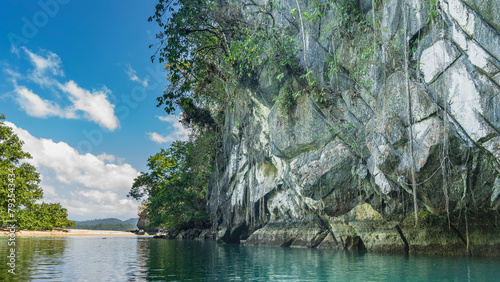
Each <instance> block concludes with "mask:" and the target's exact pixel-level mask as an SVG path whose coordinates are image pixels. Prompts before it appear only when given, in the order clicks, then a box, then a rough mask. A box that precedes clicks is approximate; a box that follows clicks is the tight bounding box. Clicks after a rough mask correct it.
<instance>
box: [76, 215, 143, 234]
mask: <svg viewBox="0 0 500 282" xmlns="http://www.w3.org/2000/svg"><path fill="white" fill-rule="evenodd" d="M137 220H139V218H138V217H136V218H130V219H127V220H120V219H118V218H102V219H92V220H83V221H77V220H75V226H73V227H70V228H71V229H90V230H116V231H129V230H136V229H137Z"/></svg>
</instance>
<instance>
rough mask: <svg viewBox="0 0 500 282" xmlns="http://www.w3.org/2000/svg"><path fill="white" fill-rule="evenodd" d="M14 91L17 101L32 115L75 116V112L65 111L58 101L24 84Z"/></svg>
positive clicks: (42, 116) (43, 116)
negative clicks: (47, 97) (47, 98)
mask: <svg viewBox="0 0 500 282" xmlns="http://www.w3.org/2000/svg"><path fill="white" fill-rule="evenodd" d="M14 92H15V93H16V94H17V97H16V101H17V103H18V104H19V105H20V106H21V108H22V109H23V110H24V111H25V112H26V113H27V114H28V115H30V116H33V117H41V118H45V117H49V116H58V117H64V118H75V115H74V113H72V112H65V111H64V110H62V109H61V107H60V106H59V105H57V104H56V103H54V102H52V101H49V100H45V99H42V98H41V97H40V96H38V95H36V94H35V93H33V92H32V91H31V90H29V89H28V88H26V87H24V86H18V87H16V88H15V89H14Z"/></svg>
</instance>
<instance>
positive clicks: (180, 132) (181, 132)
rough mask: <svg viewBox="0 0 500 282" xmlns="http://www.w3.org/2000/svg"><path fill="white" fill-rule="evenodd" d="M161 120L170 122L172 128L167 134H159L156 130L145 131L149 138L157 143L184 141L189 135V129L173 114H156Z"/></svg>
mask: <svg viewBox="0 0 500 282" xmlns="http://www.w3.org/2000/svg"><path fill="white" fill-rule="evenodd" d="M157 118H158V119H159V120H161V121H166V122H168V123H169V124H170V127H172V128H173V130H172V131H171V132H170V133H169V134H168V135H161V134H159V133H156V132H147V133H146V134H147V135H148V136H149V139H150V140H151V141H153V142H156V143H158V144H162V143H168V142H173V141H176V140H180V141H186V140H188V137H189V132H190V131H189V129H187V128H185V127H184V126H183V125H182V124H181V123H180V122H179V118H178V117H176V116H173V115H169V116H157Z"/></svg>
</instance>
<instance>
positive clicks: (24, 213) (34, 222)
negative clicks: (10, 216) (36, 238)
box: [17, 203, 75, 230]
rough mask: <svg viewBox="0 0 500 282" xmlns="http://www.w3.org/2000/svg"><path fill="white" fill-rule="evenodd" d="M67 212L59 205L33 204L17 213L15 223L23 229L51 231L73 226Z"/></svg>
mask: <svg viewBox="0 0 500 282" xmlns="http://www.w3.org/2000/svg"><path fill="white" fill-rule="evenodd" d="M67 218H68V211H67V210H66V209H65V208H63V207H61V205H60V204H47V203H41V204H34V205H32V206H31V207H29V208H27V209H23V210H21V211H19V212H18V213H17V223H18V225H19V226H20V227H21V228H23V229H30V230H52V229H54V228H64V227H69V226H73V225H74V224H75V223H74V222H73V221H71V220H68V219H67Z"/></svg>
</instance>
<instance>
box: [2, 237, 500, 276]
mask: <svg viewBox="0 0 500 282" xmlns="http://www.w3.org/2000/svg"><path fill="white" fill-rule="evenodd" d="M16 249H17V253H16V273H17V274H16V275H15V277H14V276H12V275H11V274H9V273H7V269H8V267H7V265H6V264H7V257H6V255H3V254H7V251H8V246H7V241H6V240H5V239H1V240H0V253H1V254H2V257H1V258H0V262H1V263H2V266H1V267H0V271H1V273H0V280H1V281H16V280H17V281H29V280H39V279H49V280H51V281H145V280H147V281H155V280H157V281H165V280H168V281H174V280H179V281H182V280H197V281H199V280H208V281H215V280H233V281H249V280H251V281H388V280H390V281H495V280H496V279H497V278H498V277H500V259H498V258H473V259H471V258H464V257H431V256H409V257H408V256H402V255H381V254H370V253H357V252H343V251H332V250H316V249H291V248H272V247H244V246H238V245H223V244H216V243H214V242H201V241H177V240H161V239H149V238H135V237H108V238H100V237H99V238H89V237H87V238H54V239H49V238H26V239H22V238H19V239H17V240H16Z"/></svg>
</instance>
